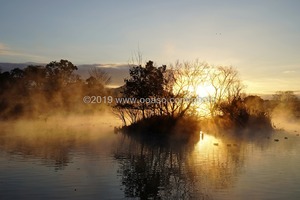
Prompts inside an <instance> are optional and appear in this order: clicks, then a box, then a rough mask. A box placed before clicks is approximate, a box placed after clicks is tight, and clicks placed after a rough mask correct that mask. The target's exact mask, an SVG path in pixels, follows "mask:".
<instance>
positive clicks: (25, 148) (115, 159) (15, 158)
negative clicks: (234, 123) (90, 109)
mask: <svg viewBox="0 0 300 200" xmlns="http://www.w3.org/2000/svg"><path fill="white" fill-rule="evenodd" d="M114 126H120V122H119V121H118V120H116V119H115V118H114V117H111V116H105V117H85V118H80V119H79V118H76V117H72V118H71V117H60V118H54V119H51V120H49V119H41V120H38V121H34V122H31V121H19V122H15V123H13V124H12V123H3V124H2V125H1V134H0V199H1V200H4V199H127V198H128V199H251V200H253V199H300V156H299V154H300V137H299V136H297V134H298V133H299V130H293V131H290V132H284V131H277V132H275V133H272V134H271V135H268V136H267V135H266V134H260V133H259V134H256V135H259V136H258V137H252V138H249V137H248V138H246V137H241V138H238V139H236V138H235V139H232V138H231V139H229V138H225V137H221V136H218V137H215V136H214V135H210V134H208V133H201V135H200V133H199V140H198V141H193V142H191V143H188V144H180V143H178V142H177V143H165V142H160V141H155V140H153V141H152V140H150V139H149V138H146V139H145V138H136V137H131V136H128V135H124V134H122V133H118V134H115V133H114ZM296 131H297V132H296ZM275 139H278V141H274V140H275Z"/></svg>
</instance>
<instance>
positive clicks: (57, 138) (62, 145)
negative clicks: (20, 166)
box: [0, 118, 113, 170]
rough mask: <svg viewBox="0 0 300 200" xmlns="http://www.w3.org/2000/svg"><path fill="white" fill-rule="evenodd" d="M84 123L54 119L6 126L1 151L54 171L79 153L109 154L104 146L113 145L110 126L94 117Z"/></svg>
mask: <svg viewBox="0 0 300 200" xmlns="http://www.w3.org/2000/svg"><path fill="white" fill-rule="evenodd" d="M87 120H89V121H88V122H84V123H82V122H78V120H77V119H75V118H70V119H61V118H57V119H51V120H48V121H43V120H39V121H38V120H36V121H34V122H32V121H25V122H24V121H20V122H16V123H14V124H13V126H12V124H9V126H6V127H3V130H2V132H1V134H0V152H6V153H8V154H10V155H11V156H12V157H15V155H18V156H19V159H24V160H30V159H36V158H38V159H39V162H40V164H41V165H45V166H53V167H54V168H55V170H62V169H65V167H66V166H68V164H69V163H70V162H72V159H73V157H74V156H78V154H80V153H81V152H82V151H84V154H91V155H97V154H108V150H107V149H108V148H107V147H108V146H110V144H111V143H112V142H113V141H112V137H113V135H112V134H111V132H112V125H113V124H112V123H111V124H105V123H106V122H101V121H99V120H95V119H94V118H90V119H87ZM62 121H63V122H64V123H61V122H62ZM2 126H3V125H2ZM15 158H17V157H15Z"/></svg>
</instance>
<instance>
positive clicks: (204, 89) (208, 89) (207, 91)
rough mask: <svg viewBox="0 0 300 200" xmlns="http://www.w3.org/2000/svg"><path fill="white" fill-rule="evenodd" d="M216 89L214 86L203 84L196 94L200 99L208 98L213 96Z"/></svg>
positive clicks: (198, 87)
mask: <svg viewBox="0 0 300 200" xmlns="http://www.w3.org/2000/svg"><path fill="white" fill-rule="evenodd" d="M213 92H214V87H213V86H212V85H208V84H203V85H198V86H197V88H196V93H197V95H198V96H199V97H208V96H211V95H213Z"/></svg>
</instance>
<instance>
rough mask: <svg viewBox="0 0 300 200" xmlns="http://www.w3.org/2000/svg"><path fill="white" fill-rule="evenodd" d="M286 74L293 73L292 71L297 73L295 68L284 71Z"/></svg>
mask: <svg viewBox="0 0 300 200" xmlns="http://www.w3.org/2000/svg"><path fill="white" fill-rule="evenodd" d="M283 73H284V74H292V73H296V71H295V70H286V71H283Z"/></svg>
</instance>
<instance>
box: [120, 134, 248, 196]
mask: <svg viewBox="0 0 300 200" xmlns="http://www.w3.org/2000/svg"><path fill="white" fill-rule="evenodd" d="M147 141H148V142H147ZM150 141H151V142H150ZM200 145H201V144H200ZM211 147H212V148H213V145H212V144H211ZM219 149H220V150H219V151H216V152H207V154H209V156H208V157H210V156H212V157H210V158H211V160H208V161H205V159H203V158H201V159H200V160H197V156H199V155H195V151H196V150H195V143H186V144H180V143H178V142H177V143H176V144H174V143H172V142H171V143H166V144H162V143H161V142H156V141H155V139H153V140H143V139H140V138H136V137H132V135H130V136H128V135H123V140H122V141H121V142H120V145H118V147H117V149H116V153H115V157H116V159H117V160H118V161H119V162H120V169H119V173H120V174H121V176H122V185H123V186H124V193H125V196H126V197H131V198H141V199H149V198H150V199H151V198H153V199H190V198H195V199H211V198H212V191H213V190H217V189H227V188H229V187H230V186H231V185H232V184H233V183H234V177H235V176H237V175H238V174H239V172H240V168H241V167H242V165H243V163H244V162H243V160H244V157H243V154H241V152H242V150H241V149H240V148H239V147H235V148H232V149H233V150H232V151H230V150H229V149H228V148H226V146H225V148H223V149H222V147H219ZM210 150H212V149H210ZM205 151H208V150H205Z"/></svg>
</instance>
